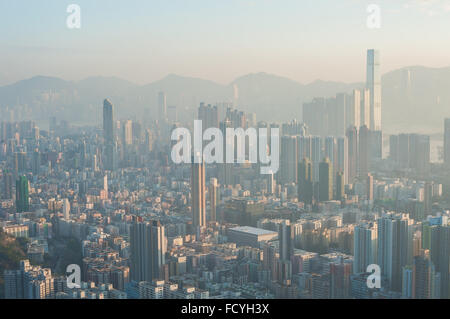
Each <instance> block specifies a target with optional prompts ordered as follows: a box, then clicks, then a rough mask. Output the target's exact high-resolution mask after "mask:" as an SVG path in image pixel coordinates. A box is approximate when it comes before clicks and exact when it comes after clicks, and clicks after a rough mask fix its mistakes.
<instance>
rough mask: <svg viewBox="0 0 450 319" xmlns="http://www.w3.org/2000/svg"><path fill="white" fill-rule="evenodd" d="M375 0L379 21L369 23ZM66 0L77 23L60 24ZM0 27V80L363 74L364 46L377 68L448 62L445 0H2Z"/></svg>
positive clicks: (309, 78)
mask: <svg viewBox="0 0 450 319" xmlns="http://www.w3.org/2000/svg"><path fill="white" fill-rule="evenodd" d="M372 3H373V4H377V5H378V6H379V8H380V9H381V11H380V18H381V26H380V28H378V29H370V28H368V27H367V19H368V16H369V15H370V13H368V12H367V8H368V5H369V4H372ZM70 4H78V5H79V6H80V8H81V28H80V29H69V28H68V27H67V25H66V20H67V17H68V16H69V13H67V12H66V9H67V6H68V5H70ZM0 30H1V32H0V85H6V84H10V83H13V82H15V81H18V80H22V79H25V78H29V77H32V76H36V75H47V76H57V77H61V78H64V79H66V80H74V81H77V80H80V79H83V78H86V77H89V76H116V77H120V78H123V79H126V80H129V81H131V82H134V83H138V84H145V83H150V82H153V81H157V80H159V79H161V78H163V77H165V76H166V75H168V74H178V75H182V76H191V77H197V78H204V79H209V80H212V81H215V82H218V83H222V84H228V83H230V82H231V81H233V80H234V79H236V78H237V77H239V76H242V75H245V74H248V73H256V72H267V73H272V74H276V75H279V76H284V77H288V78H291V79H293V80H296V81H298V82H301V83H310V82H313V81H315V80H318V79H320V80H327V81H342V82H359V81H364V79H365V67H364V66H365V59H366V50H367V49H370V48H376V49H379V50H380V52H381V59H382V67H381V68H382V72H383V73H385V72H388V71H391V70H394V69H397V68H401V67H405V66H410V65H423V66H429V67H444V66H450V32H449V30H450V0H371V1H366V0H127V1H124V0H120V1H119V0H70V1H66V0H39V1H29V0H14V1H11V0H0Z"/></svg>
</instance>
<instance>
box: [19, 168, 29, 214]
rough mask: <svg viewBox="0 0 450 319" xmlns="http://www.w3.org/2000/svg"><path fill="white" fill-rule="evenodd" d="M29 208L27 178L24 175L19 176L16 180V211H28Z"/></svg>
mask: <svg viewBox="0 0 450 319" xmlns="http://www.w3.org/2000/svg"><path fill="white" fill-rule="evenodd" d="M29 209H30V203H29V197H28V179H27V178H26V177H25V176H20V177H19V179H18V180H17V181H16V211H17V212H18V213H23V212H27V211H29Z"/></svg>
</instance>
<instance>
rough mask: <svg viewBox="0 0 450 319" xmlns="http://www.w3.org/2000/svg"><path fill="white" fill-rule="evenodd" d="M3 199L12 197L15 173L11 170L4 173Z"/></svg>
mask: <svg viewBox="0 0 450 319" xmlns="http://www.w3.org/2000/svg"><path fill="white" fill-rule="evenodd" d="M2 179H3V199H11V198H12V189H13V188H12V187H13V180H14V179H13V174H12V173H9V172H4V173H3V178H2Z"/></svg>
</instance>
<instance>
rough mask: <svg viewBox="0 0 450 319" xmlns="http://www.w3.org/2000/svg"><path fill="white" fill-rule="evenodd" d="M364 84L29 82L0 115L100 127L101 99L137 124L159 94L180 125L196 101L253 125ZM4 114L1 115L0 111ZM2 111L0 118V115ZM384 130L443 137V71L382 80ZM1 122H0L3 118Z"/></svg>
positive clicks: (0, 102) (448, 97) (14, 90)
mask: <svg viewBox="0 0 450 319" xmlns="http://www.w3.org/2000/svg"><path fill="white" fill-rule="evenodd" d="M363 86H364V83H362V82H361V83H341V82H326V81H319V80H318V81H315V82H312V83H309V84H301V83H299V82H296V81H293V80H291V79H288V78H285V77H280V76H276V75H272V74H267V73H254V74H248V75H244V76H242V77H239V78H237V79H236V80H234V81H233V82H231V83H230V84H228V85H222V84H218V83H215V82H213V81H209V80H203V79H197V78H191V77H183V76H179V75H175V74H170V75H168V76H166V77H165V78H163V79H161V80H159V81H156V82H153V83H150V84H146V85H137V84H134V83H132V82H129V81H126V80H123V79H120V78H117V77H90V78H87V79H84V80H81V81H77V82H74V81H66V80H63V79H60V78H55V77H47V76H36V77H33V78H30V79H26V80H22V81H19V82H17V83H14V84H11V85H6V86H2V87H0V114H7V115H8V116H10V114H11V112H13V113H14V112H15V118H17V114H18V113H20V115H21V116H22V118H27V117H28V119H33V120H36V121H42V122H44V121H48V118H49V117H50V116H55V117H56V118H58V119H60V120H70V121H71V122H78V123H86V124H94V123H97V124H99V123H101V110H102V108H101V106H102V101H103V99H105V98H109V99H110V100H111V101H112V102H113V103H114V105H115V108H116V112H117V117H118V118H131V119H142V117H147V118H151V117H155V116H156V114H157V111H156V108H157V95H158V92H159V91H164V92H165V93H166V95H167V103H168V105H169V106H170V105H174V106H177V112H178V116H179V118H182V119H186V118H187V117H186V116H188V117H189V116H190V117H192V116H194V114H195V113H196V110H197V107H198V105H199V103H200V102H205V103H210V104H214V103H216V102H223V101H230V102H231V101H233V102H235V104H236V107H237V108H238V109H240V110H243V111H246V112H256V114H257V119H258V120H266V121H288V120H291V119H293V118H297V119H298V120H301V118H302V116H301V113H302V104H303V103H304V102H308V101H309V100H311V99H312V98H314V97H331V96H334V95H335V94H336V93H340V92H347V93H350V92H351V91H352V89H354V88H361V87H363ZM5 110H6V112H5ZM2 111H3V112H2ZM382 114H383V130H384V131H385V132H388V133H394V132H429V133H431V132H432V133H436V132H439V131H442V126H443V120H444V118H445V117H450V67H446V68H428V67H422V66H412V67H406V68H402V69H398V70H394V71H391V72H389V73H386V74H384V75H383V77H382ZM4 116H5V115H4Z"/></svg>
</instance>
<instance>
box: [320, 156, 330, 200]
mask: <svg viewBox="0 0 450 319" xmlns="http://www.w3.org/2000/svg"><path fill="white" fill-rule="evenodd" d="M332 199H333V167H332V166H331V162H330V160H329V159H328V158H325V159H324V160H323V161H322V162H321V163H320V164H319V201H321V202H325V201H329V200H332Z"/></svg>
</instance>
